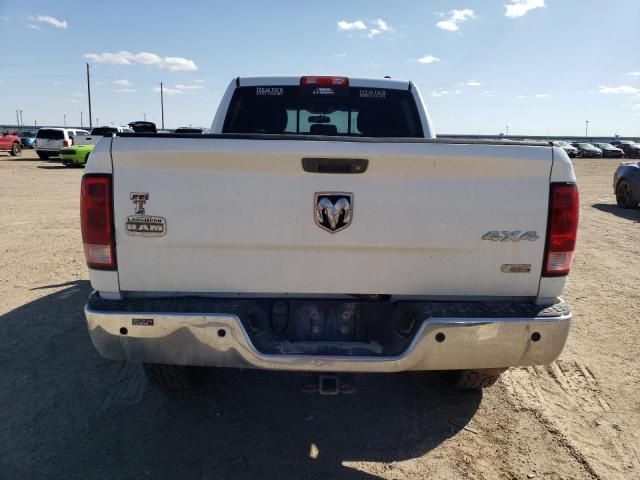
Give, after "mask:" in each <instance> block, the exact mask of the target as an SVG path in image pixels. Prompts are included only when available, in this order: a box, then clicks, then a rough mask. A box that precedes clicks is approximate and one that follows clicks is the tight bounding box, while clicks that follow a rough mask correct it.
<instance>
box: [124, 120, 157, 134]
mask: <svg viewBox="0 0 640 480" xmlns="http://www.w3.org/2000/svg"><path fill="white" fill-rule="evenodd" d="M128 125H129V127H131V129H132V130H133V131H134V132H135V133H157V131H158V129H157V128H156V124H155V123H153V122H141V121H137V122H131V123H129V124H128Z"/></svg>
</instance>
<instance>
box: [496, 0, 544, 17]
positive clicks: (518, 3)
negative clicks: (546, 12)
mask: <svg viewBox="0 0 640 480" xmlns="http://www.w3.org/2000/svg"><path fill="white" fill-rule="evenodd" d="M542 7H544V0H511V3H510V4H509V5H504V8H506V9H507V10H506V11H505V12H504V15H505V16H506V17H511V18H516V17H522V16H523V15H526V14H527V12H528V11H529V10H533V9H534V8H542Z"/></svg>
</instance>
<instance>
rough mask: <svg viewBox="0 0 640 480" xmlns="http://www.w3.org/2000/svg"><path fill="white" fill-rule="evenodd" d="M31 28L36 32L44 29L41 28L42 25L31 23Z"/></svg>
mask: <svg viewBox="0 0 640 480" xmlns="http://www.w3.org/2000/svg"><path fill="white" fill-rule="evenodd" d="M29 28H33V29H34V30H42V29H41V28H40V25H34V24H33V23H30V24H29Z"/></svg>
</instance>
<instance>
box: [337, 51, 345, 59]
mask: <svg viewBox="0 0 640 480" xmlns="http://www.w3.org/2000/svg"><path fill="white" fill-rule="evenodd" d="M346 56H347V54H346V53H344V52H342V53H336V54H335V55H334V57H338V58H344V57H346Z"/></svg>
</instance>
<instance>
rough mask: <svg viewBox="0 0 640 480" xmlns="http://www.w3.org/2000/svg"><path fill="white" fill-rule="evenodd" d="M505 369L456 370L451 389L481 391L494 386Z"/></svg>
mask: <svg viewBox="0 0 640 480" xmlns="http://www.w3.org/2000/svg"><path fill="white" fill-rule="evenodd" d="M505 371H506V368H488V369H484V370H458V371H455V372H451V373H452V374H453V388H455V389H456V390H482V389H483V388H488V387H491V386H492V385H494V384H495V383H496V382H497V381H498V379H499V378H500V375H502V373H504V372H505Z"/></svg>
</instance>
